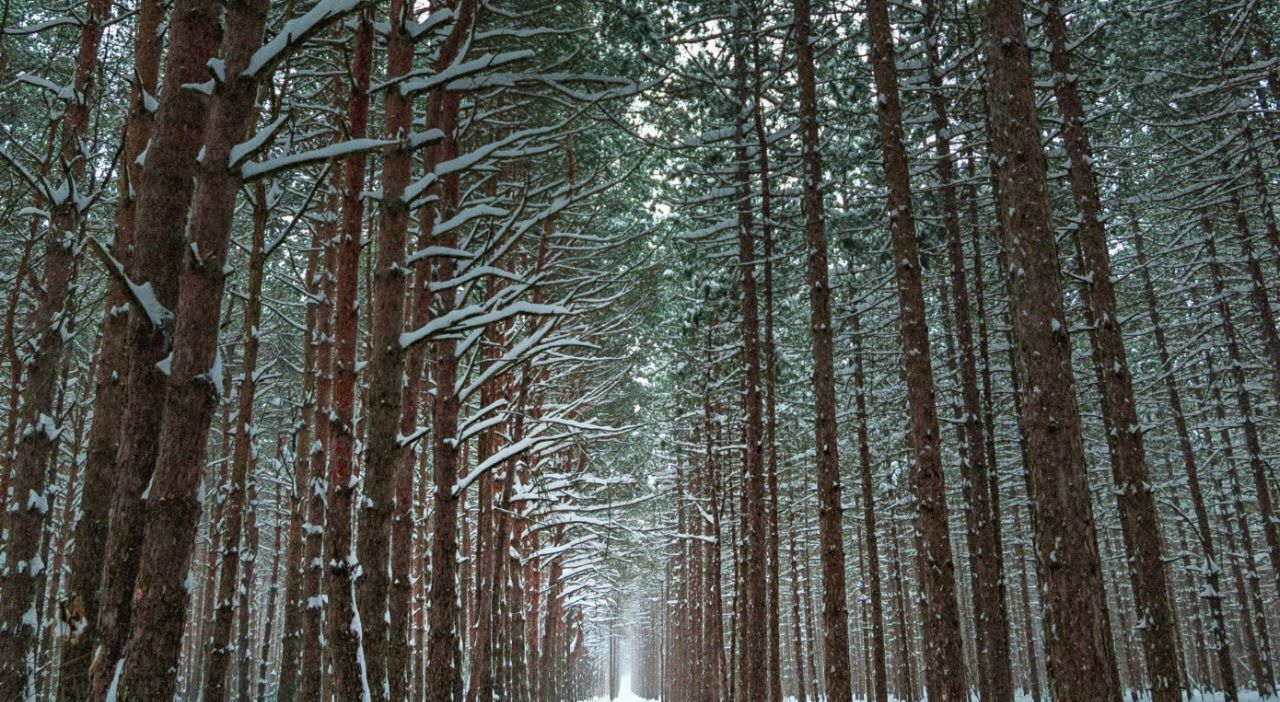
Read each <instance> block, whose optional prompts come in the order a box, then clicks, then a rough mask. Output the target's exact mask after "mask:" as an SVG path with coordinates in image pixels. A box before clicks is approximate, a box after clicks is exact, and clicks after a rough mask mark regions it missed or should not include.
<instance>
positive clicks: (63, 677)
mask: <svg viewBox="0 0 1280 702" xmlns="http://www.w3.org/2000/svg"><path fill="white" fill-rule="evenodd" d="M163 14H164V12H163V10H162V9H161V7H160V3H159V2H158V1H157V0H143V2H141V3H139V6H138V19H137V25H136V29H135V35H136V39H135V41H136V45H135V47H134V60H133V71H134V76H135V77H134V83H133V91H132V94H131V95H130V112H129V115H128V117H127V118H126V123H125V137H124V139H125V143H124V150H123V151H122V152H121V161H122V162H123V163H125V164H126V168H125V171H124V173H123V174H122V175H121V178H120V193H119V195H118V196H117V197H118V200H117V205H116V214H115V224H116V236H115V239H114V241H112V245H111V253H112V255H113V256H114V257H115V259H116V260H117V261H120V262H121V264H122V265H123V266H124V269H125V271H126V272H128V273H130V274H132V271H133V266H132V265H131V263H132V243H133V238H134V236H133V232H134V219H135V215H136V205H137V201H136V200H135V199H134V193H135V192H136V191H137V190H138V189H139V188H140V187H141V184H142V169H143V166H141V165H138V164H137V160H138V156H139V155H140V154H141V153H142V151H143V150H144V149H145V148H146V146H147V141H148V140H149V139H150V138H151V132H152V127H153V124H154V120H153V115H152V113H151V111H150V110H148V109H147V106H146V102H147V100H146V97H144V96H149V95H152V94H154V93H155V91H156V81H157V79H158V76H159V72H160V48H161V42H160V37H159V35H158V34H157V32H156V29H157V27H158V26H159V24H160V20H161V18H162V16H163ZM104 305H105V307H106V310H107V311H106V314H105V315H103V319H102V326H101V330H100V331H99V346H98V359H97V364H98V372H97V377H96V379H95V386H96V387H95V391H94V399H93V423H92V425H91V426H90V428H89V446H88V450H87V452H86V454H85V465H84V479H83V482H82V487H81V490H80V517H79V519H78V520H77V521H76V523H75V536H74V538H73V542H74V545H75V546H74V549H73V550H72V552H71V557H70V559H69V566H70V571H71V572H70V576H69V577H68V580H67V588H66V594H65V600H66V601H67V602H68V603H69V604H70V603H77V599H78V603H77V605H78V606H76V607H75V609H77V610H79V611H83V615H82V617H83V618H82V626H83V627H84V629H83V631H81V632H79V633H78V634H74V633H73V635H72V636H70V637H68V638H67V639H66V641H65V642H64V643H63V648H62V660H61V664H60V671H59V675H58V684H59V691H58V695H59V699H61V700H62V701H63V702H73V701H77V700H83V699H87V698H88V696H89V661H90V658H91V656H92V655H93V642H94V640H95V639H96V631H95V630H94V629H93V628H92V627H93V626H94V625H95V624H96V623H97V617H98V602H99V600H100V597H101V593H100V591H99V585H100V583H101V576H102V553H103V548H104V547H105V543H106V539H107V527H108V523H109V520H110V516H111V515H110V508H111V495H112V481H113V477H114V476H113V473H114V471H113V468H114V466H115V460H116V452H117V450H118V449H119V446H120V440H119V430H120V417H121V415H122V413H123V411H124V405H125V387H124V385H123V383H122V372H123V371H124V370H125V368H126V366H127V363H128V357H127V356H126V347H125V333H126V331H127V328H128V321H129V313H128V309H129V308H128V306H127V298H126V297H125V291H124V286H123V284H122V283H121V282H120V281H117V280H109V281H108V282H107V297H106V301H105V303H104Z"/></svg>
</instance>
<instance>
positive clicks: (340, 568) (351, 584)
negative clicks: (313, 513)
mask: <svg viewBox="0 0 1280 702" xmlns="http://www.w3.org/2000/svg"><path fill="white" fill-rule="evenodd" d="M370 12H371V11H370V10H367V9H366V10H364V11H362V12H361V13H360V16H359V20H358V24H357V26H356V36H355V48H354V52H353V54H352V59H351V81H350V86H349V90H350V92H349V94H348V96H347V135H348V136H349V137H350V138H354V139H360V138H364V137H365V136H366V134H367V133H368V127H369V74H370V70H371V68H372V61H373V34H374V29H373V18H372V17H371V16H370ZM345 161H346V163H345V165H344V177H345V179H346V182H345V183H344V184H343V188H344V190H343V192H342V223H341V229H340V231H339V233H338V236H339V240H338V243H337V262H336V264H337V283H336V294H337V298H336V300H335V302H334V306H335V313H334V314H335V321H334V351H335V356H334V360H333V408H332V410H331V411H330V413H329V418H330V419H329V432H330V440H331V441H332V446H333V448H332V452H331V454H330V456H329V483H328V486H327V488H328V498H327V505H328V520H327V522H326V524H325V531H324V536H325V549H324V550H325V553H326V554H327V557H326V563H327V570H326V571H325V590H326V596H327V600H326V602H327V604H328V606H329V611H328V612H327V613H326V621H325V630H326V634H325V648H326V649H327V653H328V659H329V660H328V664H329V666H330V668H329V670H330V671H331V681H330V683H329V684H330V686H331V687H330V689H332V690H333V694H334V695H336V696H337V697H338V698H339V699H344V700H347V699H349V700H356V699H361V696H362V692H363V691H364V690H365V689H367V686H368V685H369V681H368V680H367V679H366V678H365V677H364V671H363V670H362V669H361V667H360V662H359V656H360V653H359V649H360V647H361V645H362V642H361V635H360V631H361V624H362V623H361V621H360V619H359V612H358V611H357V609H356V603H355V587H356V586H355V579H354V576H355V570H356V567H357V562H356V552H355V543H354V539H353V537H352V533H351V521H352V520H351V517H352V509H353V507H354V503H355V494H356V482H357V480H356V477H355V473H354V468H355V466H354V463H355V456H354V453H355V441H356V427H355V417H354V414H355V391H356V373H357V366H356V344H357V342H358V340H359V339H358V334H357V326H356V322H357V319H356V317H357V315H358V313H359V309H358V305H359V278H360V248H361V244H362V242H361V239H362V238H363V236H364V196H363V190H364V177H365V159H364V156H363V155H360V154H352V155H350V156H347V157H346V159H345ZM322 665H324V664H322ZM308 674H310V673H305V672H304V673H303V675H304V676H305V675H308Z"/></svg>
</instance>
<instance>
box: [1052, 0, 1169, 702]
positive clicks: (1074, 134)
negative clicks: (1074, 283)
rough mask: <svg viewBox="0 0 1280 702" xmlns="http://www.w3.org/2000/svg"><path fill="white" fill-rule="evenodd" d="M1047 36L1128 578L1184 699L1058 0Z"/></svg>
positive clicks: (1148, 634) (1162, 691)
mask: <svg viewBox="0 0 1280 702" xmlns="http://www.w3.org/2000/svg"><path fill="white" fill-rule="evenodd" d="M1046 9H1047V13H1046V16H1045V32H1046V35H1047V37H1048V39H1049V45H1050V51H1049V62H1050V65H1051V66H1052V68H1053V75H1054V82H1053V86H1054V88H1053V90H1054V95H1055V96H1056V98H1057V102H1058V109H1059V111H1061V112H1062V120H1063V130H1062V131H1063V137H1064V139H1065V141H1066V148H1067V158H1068V163H1069V168H1068V169H1067V170H1068V174H1069V176H1070V181H1071V194H1072V197H1073V198H1074V200H1075V205H1076V209H1077V210H1078V211H1079V212H1080V217H1081V223H1080V226H1079V227H1078V228H1077V236H1078V237H1079V241H1080V249H1081V251H1082V253H1083V259H1084V267H1085V268H1084V270H1083V271H1082V272H1081V277H1082V279H1083V280H1084V281H1085V282H1083V283H1082V284H1081V287H1082V288H1083V291H1084V298H1085V300H1086V301H1087V304H1088V306H1089V308H1090V311H1091V312H1092V317H1093V322H1094V327H1093V336H1094V339H1095V343H1094V344H1093V352H1094V354H1093V362H1094V366H1095V367H1096V368H1097V369H1098V371H1099V372H1098V377H1099V379H1100V381H1101V383H1100V384H1101V388H1100V391H1101V394H1102V413H1103V417H1104V420H1105V421H1106V423H1107V425H1108V426H1109V427H1110V429H1111V430H1110V432H1109V433H1108V437H1109V438H1110V441H1108V442H1107V443H1108V446H1109V448H1110V449H1111V469H1112V478H1113V480H1114V483H1115V492H1116V502H1117V506H1118V509H1119V512H1120V524H1121V527H1122V529H1123V531H1124V537H1125V539H1124V541H1125V551H1126V554H1127V556H1128V558H1127V559H1126V560H1127V561H1128V566H1129V567H1128V570H1129V578H1130V582H1131V584H1132V587H1133V593H1134V599H1135V604H1136V605H1137V609H1138V617H1139V619H1140V620H1141V621H1142V623H1143V626H1142V627H1141V633H1142V643H1143V653H1144V655H1145V658H1146V663H1147V673H1148V675H1149V677H1150V679H1151V685H1152V695H1153V697H1152V699H1153V700H1154V702H1177V700H1178V695H1179V693H1178V689H1179V680H1180V679H1181V676H1180V675H1179V673H1178V655H1177V644H1176V642H1177V632H1176V631H1175V629H1174V627H1173V623H1174V622H1173V612H1172V610H1171V609H1170V607H1169V586H1168V583H1167V582H1166V577H1165V571H1164V562H1163V560H1162V556H1161V539H1160V521H1159V518H1158V515H1157V514H1156V506H1155V496H1154V495H1153V494H1152V489H1151V483H1150V475H1149V471H1148V469H1147V459H1146V448H1145V446H1144V443H1143V439H1142V427H1141V426H1140V424H1139V420H1138V411H1137V403H1136V401H1135V399H1134V393H1133V384H1132V382H1131V376H1130V373H1129V362H1128V359H1127V357H1126V353H1125V346H1124V336H1123V334H1122V332H1121V329H1120V312H1119V308H1118V305H1117V304H1116V294H1115V289H1114V288H1113V286H1112V281H1111V256H1110V254H1109V252H1108V250H1107V232H1106V228H1105V226H1104V225H1103V223H1102V200H1101V197H1100V196H1099V193H1098V186H1097V182H1096V179H1095V177H1094V173H1093V166H1092V164H1093V149H1092V148H1091V147H1090V144H1089V134H1088V131H1087V129H1086V126H1085V113H1084V104H1083V102H1082V100H1081V98H1080V93H1079V90H1077V88H1076V80H1075V75H1076V74H1075V73H1074V72H1073V70H1072V66H1071V55H1070V46H1069V39H1068V36H1067V24H1066V19H1065V18H1064V17H1063V15H1062V10H1061V8H1060V7H1059V4H1058V2H1057V0H1050V2H1049V3H1047V6H1046Z"/></svg>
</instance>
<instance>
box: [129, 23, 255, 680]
mask: <svg viewBox="0 0 1280 702" xmlns="http://www.w3.org/2000/svg"><path fill="white" fill-rule="evenodd" d="M268 6H269V0H238V1H237V2H233V3H231V4H229V5H228V6H227V8H226V16H225V18H224V21H225V23H226V24H225V26H226V35H225V39H224V41H223V43H222V48H221V51H220V53H221V58H222V60H223V61H224V62H225V66H226V74H225V75H226V76H228V78H227V80H226V81H224V82H222V83H221V84H220V85H218V86H217V87H216V88H215V89H214V93H213V96H212V100H211V101H210V110H209V119H208V128H207V130H206V134H205V144H204V152H205V153H204V159H203V160H202V161H201V162H200V164H201V165H200V167H199V170H198V176H197V183H196V191H195V198H194V202H193V205H192V212H191V227H190V232H189V239H190V247H189V250H188V251H187V255H186V256H184V265H183V268H182V273H181V278H180V289H181V295H180V298H179V304H178V309H177V315H176V319H175V323H174V337H173V356H172V359H171V363H170V367H169V376H168V383H167V387H166V391H165V402H164V415H163V425H162V429H161V433H160V437H159V451H158V453H157V456H156V463H155V472H154V475H153V476H152V486H151V490H150V493H149V496H148V500H147V510H148V512H147V522H146V528H145V532H144V540H143V543H142V554H141V555H142V558H141V560H140V562H139V569H138V578H137V582H136V584H135V586H134V590H133V598H132V599H133V607H134V616H133V618H132V622H131V634H130V637H129V647H128V649H127V652H126V658H125V664H124V668H123V673H122V674H121V675H120V694H121V699H123V700H133V699H169V698H171V697H172V696H173V692H174V687H175V684H176V678H175V676H174V675H172V673H171V671H172V670H173V669H176V667H177V663H178V655H179V653H180V651H181V650H182V649H181V640H182V622H183V618H184V615H185V613H186V609H187V602H188V599H189V595H190V593H189V592H188V589H189V588H187V587H186V585H185V584H184V579H185V578H186V576H187V575H188V567H189V565H190V561H191V555H192V551H193V547H194V543H195V530H196V525H197V522H198V519H199V515H200V509H201V501H202V498H201V497H200V496H199V495H198V494H197V493H198V489H199V485H200V480H201V475H202V472H203V470H204V459H205V449H206V445H207V438H208V434H209V426H210V424H211V422H212V419H213V412H214V409H215V407H216V404H217V402H218V400H219V398H221V397H222V394H223V377H222V376H223V370H222V360H221V357H220V354H219V348H218V331H219V328H220V317H221V314H220V313H221V310H222V305H221V304H220V303H221V301H222V293H223V289H224V286H225V283H226V276H227V270H229V266H228V265H227V249H228V246H229V244H230V239H231V226H232V220H233V217H234V214H235V203H236V195H237V192H238V191H239V188H240V185H241V179H240V176H239V169H236V168H234V167H232V166H231V150H232V148H234V147H235V146H236V145H237V144H239V143H240V142H241V141H243V140H244V139H245V137H246V133H247V131H248V130H249V128H250V127H251V126H252V124H253V121H254V118H255V117H256V114H257V112H256V110H254V109H253V104H254V98H255V97H256V95H257V90H258V80H257V79H256V78H255V77H253V76H247V75H245V74H244V69H245V67H246V66H248V64H249V60H250V58H251V57H252V55H253V52H254V51H255V50H257V48H258V47H259V46H261V44H262V36H263V32H264V30H265V28H266V23H267V9H268ZM246 450H247V448H246ZM228 545H229V544H228Z"/></svg>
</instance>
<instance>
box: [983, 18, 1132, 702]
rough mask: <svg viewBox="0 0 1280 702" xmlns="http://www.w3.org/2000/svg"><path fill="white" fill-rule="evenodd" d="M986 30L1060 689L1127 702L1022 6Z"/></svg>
mask: <svg viewBox="0 0 1280 702" xmlns="http://www.w3.org/2000/svg"><path fill="white" fill-rule="evenodd" d="M984 24H985V30H986V31H985V37H984V40H983V43H984V47H983V49H984V54H985V57H986V65H987V76H988V80H989V86H988V90H987V101H988V106H989V109H990V134H991V138H992V142H991V143H992V157H993V168H994V170H995V172H996V177H997V182H998V185H999V187H998V188H997V190H998V198H997V207H996V209H997V211H998V212H999V214H1000V224H1001V228H1002V230H1003V234H1004V240H1005V241H1004V244H1005V248H1006V250H1007V251H1008V257H1009V270H1008V271H1007V275H1008V276H1009V277H1010V290H1011V303H1012V314H1011V317H1012V330H1013V338H1014V356H1015V359H1016V362H1017V366H1018V374H1019V377H1020V379H1021V381H1022V386H1021V392H1022V395H1023V397H1022V409H1021V412H1022V428H1023V432H1024V435H1025V438H1026V441H1027V458H1028V464H1027V473H1028V482H1029V484H1030V488H1031V498H1032V501H1033V503H1034V504H1035V513H1034V515H1033V522H1034V531H1035V536H1036V544H1035V546H1036V555H1037V563H1038V565H1039V570H1040V573H1041V582H1042V583H1043V586H1044V590H1045V596H1044V598H1043V604H1044V610H1045V611H1044V614H1045V619H1046V625H1045V629H1044V630H1045V649H1046V657H1047V659H1048V664H1049V665H1048V667H1049V685H1050V689H1051V691H1052V693H1053V698H1054V699H1055V700H1058V701H1059V702H1074V701H1075V700H1080V701H1082V702H1083V701H1086V700H1088V701H1090V702H1108V701H1110V702H1118V700H1119V699H1120V693H1121V690H1120V681H1119V676H1118V673H1117V671H1116V667H1115V658H1114V646H1113V644H1112V641H1111V632H1110V626H1109V624H1108V622H1107V610H1106V601H1105V595H1104V593H1103V589H1102V573H1101V562H1100V559H1099V556H1098V547H1097V536H1096V534H1095V529H1094V523H1093V516H1092V505H1091V504H1090V501H1089V485H1088V480H1087V475H1086V465H1085V456H1084V444H1083V440H1082V438H1081V431H1080V413H1079V410H1078V408H1077V406H1076V396H1075V387H1074V378H1073V376H1072V368H1071V344H1070V339H1069V337H1068V334H1067V328H1066V326H1065V320H1066V317H1065V313H1064V309H1063V302H1062V287H1061V282H1060V281H1059V278H1058V276H1059V273H1060V264H1059V261H1058V252H1057V244H1056V241H1055V240H1054V232H1053V226H1052V212H1051V209H1050V202H1049V192H1048V188H1047V182H1046V172H1045V155H1044V151H1043V149H1042V147H1041V144H1040V131H1039V127H1038V124H1039V120H1038V117H1037V114H1036V104H1035V90H1034V84H1033V80H1032V75H1031V58H1030V50H1029V47H1028V46H1027V40H1026V25H1025V23H1024V19H1023V16H1022V3H1021V2H1018V1H1017V0H990V2H989V4H988V6H987V10H986V17H985V23H984Z"/></svg>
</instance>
